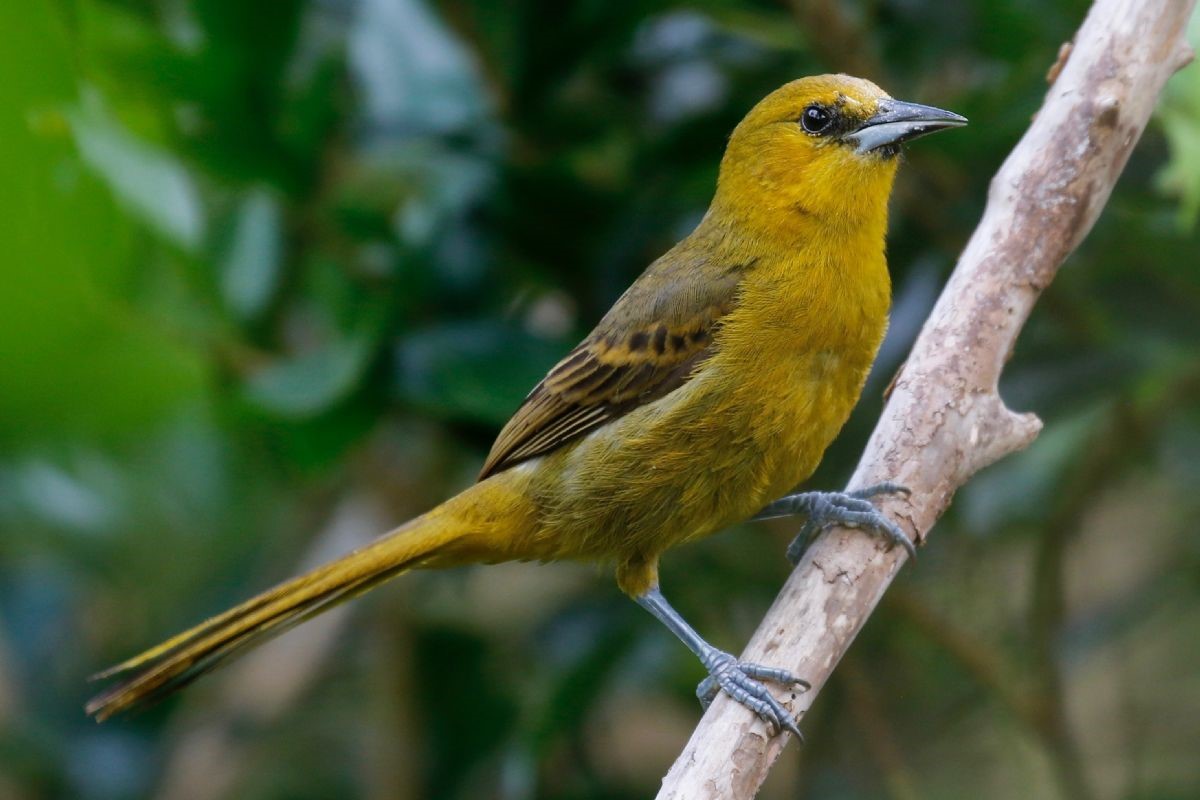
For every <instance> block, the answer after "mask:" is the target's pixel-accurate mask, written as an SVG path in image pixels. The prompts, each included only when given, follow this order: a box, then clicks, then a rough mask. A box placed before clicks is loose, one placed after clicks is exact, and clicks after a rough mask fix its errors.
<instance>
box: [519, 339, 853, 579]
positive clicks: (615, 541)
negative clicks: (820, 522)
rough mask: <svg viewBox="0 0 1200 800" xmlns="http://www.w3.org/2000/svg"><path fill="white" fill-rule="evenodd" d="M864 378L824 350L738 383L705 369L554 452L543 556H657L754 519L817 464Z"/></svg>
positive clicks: (546, 468) (548, 463) (543, 501)
mask: <svg viewBox="0 0 1200 800" xmlns="http://www.w3.org/2000/svg"><path fill="white" fill-rule="evenodd" d="M867 363H868V364H869V361H868V362H867ZM717 366H719V365H713V367H717ZM865 371H866V365H863V366H862V367H861V368H858V367H856V368H853V369H849V370H848V369H847V368H846V365H845V364H844V363H841V362H840V361H839V360H838V359H837V357H835V356H831V355H827V354H812V355H807V356H800V357H795V358H791V359H783V360H780V361H778V362H777V363H776V364H775V365H774V366H772V367H771V368H769V369H763V368H760V369H759V370H758V371H757V373H756V375H757V377H756V378H755V379H754V380H753V381H752V382H747V381H746V379H745V375H746V372H745V370H744V369H739V370H738V371H737V373H738V374H740V375H741V376H742V377H741V379H740V382H739V383H738V384H737V385H735V386H731V384H730V381H729V380H727V379H725V375H726V373H724V372H722V371H720V370H718V369H711V370H706V371H705V373H704V374H702V375H697V376H696V377H695V378H693V379H692V380H691V381H689V382H688V383H686V384H684V386H682V387H680V389H678V390H676V391H675V392H673V393H671V394H670V395H667V396H666V397H663V398H661V399H660V400H658V401H656V402H654V403H651V404H649V405H647V406H644V407H642V408H639V409H637V410H635V411H633V412H631V413H630V414H628V415H626V416H624V417H622V418H620V419H618V420H615V421H614V422H613V423H611V424H609V425H607V426H605V427H604V428H602V429H600V430H597V431H595V432H594V433H592V434H591V435H589V436H587V437H585V438H584V439H581V440H580V441H579V442H578V443H577V444H575V445H574V446H570V447H567V448H564V449H563V450H562V451H559V452H557V453H554V454H551V455H549V456H547V457H546V459H545V462H544V463H543V464H542V465H540V466H541V467H543V468H542V469H539V470H538V472H539V473H540V474H542V475H544V476H546V477H545V485H544V486H541V487H539V490H538V491H537V494H538V495H539V496H540V499H539V501H538V505H539V508H540V515H539V516H540V517H541V520H542V524H541V525H539V526H538V527H539V531H538V533H537V539H538V543H537V547H536V549H537V550H538V551H539V553H540V557H543V558H548V559H552V558H563V557H576V558H610V559H611V558H617V559H621V558H629V557H636V556H654V555H657V554H658V553H660V552H662V551H663V550H665V549H666V548H668V547H670V546H672V545H674V544H676V543H679V542H681V541H686V540H689V539H695V538H698V537H701V536H706V535H708V534H710V533H713V532H715V531H717V530H719V529H721V528H722V527H724V526H726V525H729V524H731V523H732V522H735V521H738V520H741V519H745V518H746V517H748V516H750V515H752V514H753V513H754V512H755V511H757V510H758V509H759V508H761V507H762V506H764V505H765V504H766V503H768V502H769V501H771V500H774V499H776V498H777V497H779V496H781V495H783V494H785V493H786V492H787V491H789V490H790V489H792V488H793V487H795V486H796V485H797V484H799V483H800V482H801V481H803V480H804V479H806V478H807V477H808V476H809V475H811V474H812V472H813V470H814V469H816V466H817V464H818V463H819V462H820V459H821V455H822V454H823V453H824V451H825V448H826V447H827V446H828V445H829V443H830V442H831V441H832V440H833V438H834V436H836V434H837V432H838V430H839V429H840V428H841V426H842V424H843V423H844V422H845V420H846V417H847V416H849V413H850V410H851V408H852V407H853V405H854V402H855V401H856V400H857V397H858V393H859V390H860V388H861V385H862V377H863V375H864V374H865Z"/></svg>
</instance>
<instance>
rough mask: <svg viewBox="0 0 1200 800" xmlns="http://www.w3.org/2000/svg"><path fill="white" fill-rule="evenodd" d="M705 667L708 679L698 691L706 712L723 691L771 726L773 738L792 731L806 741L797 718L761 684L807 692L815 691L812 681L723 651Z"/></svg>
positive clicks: (715, 655)
mask: <svg viewBox="0 0 1200 800" xmlns="http://www.w3.org/2000/svg"><path fill="white" fill-rule="evenodd" d="M705 667H706V668H707V669H708V677H707V678H705V679H704V680H702V681H701V682H700V685H699V686H697V687H696V697H697V698H699V700H700V705H701V706H703V707H704V708H705V709H706V710H707V709H708V707H709V705H710V704H711V703H712V701H713V699H714V698H715V697H716V696H717V694H718V693H720V692H722V691H723V692H725V694H727V695H729V696H730V697H732V698H733V699H734V700H736V701H737V702H738V703H740V704H742V705H743V706H745V707H746V708H748V709H750V710H751V711H753V712H754V713H755V714H757V715H758V716H759V718H761V719H762V720H763V721H764V722H766V723H767V724H768V725H770V726H771V731H772V733H773V734H776V733H779V732H780V731H783V730H788V731H790V732H791V733H792V734H793V735H794V736H795V737H796V738H797V739H799V740H800V741H804V736H803V734H801V733H800V727H799V726H798V725H797V724H796V718H795V717H794V716H792V713H791V712H790V711H788V710H787V709H786V708H784V706H783V704H782V703H780V702H779V701H778V700H776V699H775V696H774V695H773V694H771V691H770V690H769V689H768V688H767V687H766V686H765V685H763V684H762V683H761V681H771V682H772V683H779V684H782V685H784V686H795V687H800V688H801V689H802V690H804V691H807V690H808V689H810V688H812V687H811V684H809V682H808V681H806V680H802V679H800V678H797V677H796V676H795V675H793V674H792V673H790V672H788V671H787V670H786V669H779V668H777V667H765V666H763V665H762V664H753V663H750V662H747V661H738V660H737V659H736V658H734V657H733V656H732V655H730V654H729V653H725V652H722V651H716V652H715V653H714V654H713V655H712V656H711V657H710V658H708V659H705Z"/></svg>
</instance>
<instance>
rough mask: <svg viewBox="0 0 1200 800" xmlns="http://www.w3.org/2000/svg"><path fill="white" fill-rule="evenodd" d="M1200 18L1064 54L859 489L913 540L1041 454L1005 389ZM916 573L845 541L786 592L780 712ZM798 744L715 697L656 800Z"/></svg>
mask: <svg viewBox="0 0 1200 800" xmlns="http://www.w3.org/2000/svg"><path fill="white" fill-rule="evenodd" d="M1194 4H1195V0H1096V2H1095V3H1094V4H1093V5H1092V8H1091V10H1090V11H1089V13H1088V16H1087V18H1086V19H1085V20H1084V22H1083V24H1082V26H1081V27H1080V28H1079V30H1078V31H1077V33H1076V36H1075V40H1074V42H1073V43H1072V44H1071V45H1070V46H1065V47H1064V48H1063V51H1062V52H1060V55H1059V62H1058V63H1057V64H1055V65H1054V69H1053V70H1052V71H1051V79H1052V80H1053V83H1052V85H1051V87H1050V90H1049V92H1048V93H1047V96H1046V100H1045V102H1044V103H1043V105H1042V108H1041V110H1040V111H1039V112H1038V114H1037V116H1036V118H1035V119H1034V121H1033V123H1032V124H1031V126H1030V128H1029V130H1028V131H1027V132H1026V133H1025V135H1024V137H1022V139H1021V141H1020V142H1019V143H1018V144H1017V146H1016V148H1015V149H1014V150H1013V151H1012V153H1011V154H1010V155H1009V157H1008V159H1007V160H1006V161H1005V162H1004V164H1003V166H1002V167H1001V168H1000V171H999V172H998V173H997V174H996V176H995V177H994V178H993V179H992V183H991V188H990V190H989V193H988V203H987V207H986V209H985V211H984V214H983V218H982V219H981V220H980V223H979V225H978V227H977V228H976V229H975V232H974V234H973V235H972V237H971V239H970V241H969V242H968V244H967V246H966V249H965V250H964V251H963V253H962V256H961V258H960V259H959V263H958V266H957V267H956V269H955V271H954V274H953V275H952V276H951V278H950V281H949V282H948V283H947V285H946V288H945V290H944V291H943V292H942V295H941V298H940V299H939V300H938V303H937V305H936V306H935V308H934V309H933V312H932V313H931V315H930V317H929V319H928V320H927V321H926V323H925V326H924V328H923V329H922V331H921V334H920V336H919V337H918V339H917V342H916V344H915V345H914V346H913V350H912V353H911V354H910V355H909V358H908V361H907V363H906V364H905V366H904V367H903V369H902V370H901V373H900V375H899V376H898V377H897V380H896V381H895V384H894V389H893V391H892V393H891V397H890V399H889V401H888V403H887V406H886V408H885V409H884V411H883V415H882V416H881V418H880V420H879V424H878V425H877V426H876V428H875V432H874V433H873V434H872V436H871V439H870V441H869V443H868V444H867V448H866V450H865V452H864V454H863V456H862V459H861V461H860V462H859V465H858V468H857V470H856V471H855V473H854V476H853V477H852V478H851V481H850V486H849V488H851V489H854V488H860V487H864V486H869V485H871V484H873V483H878V482H880V481H885V480H891V481H897V482H899V483H902V484H904V485H905V486H908V487H909V488H910V489H912V496H911V497H909V498H890V499H886V500H883V501H881V505H882V507H883V509H884V510H885V511H886V512H887V513H889V514H890V515H891V516H892V517H893V518H894V519H895V520H896V521H897V522H899V523H900V525H901V526H902V527H904V528H905V529H906V530H907V531H908V532H909V533H910V534H911V535H913V536H914V537H915V538H916V540H918V541H920V540H923V539H924V538H925V536H926V535H927V534H928V532H929V530H930V528H931V527H933V524H934V522H935V521H936V520H937V519H938V517H939V516H941V514H942V513H943V512H944V511H945V510H946V508H947V507H948V506H949V504H950V500H951V498H952V497H953V496H954V492H955V491H956V490H957V489H958V487H960V486H962V485H963V484H964V483H965V482H966V481H967V480H968V479H969V478H970V477H971V476H972V475H973V474H975V473H976V472H977V471H979V470H980V469H982V468H983V467H985V466H987V465H989V464H991V463H993V462H995V461H996V460H998V459H1000V458H1002V457H1004V456H1005V455H1007V454H1009V453H1012V452H1014V451H1016V450H1020V449H1022V448H1024V447H1026V446H1028V445H1029V443H1030V442H1032V441H1033V439H1034V438H1035V437H1036V436H1037V434H1038V431H1039V430H1040V428H1041V423H1040V422H1039V421H1038V419H1037V418H1036V417H1035V416H1033V415H1032V414H1018V413H1014V412H1012V411H1010V410H1009V409H1008V408H1007V407H1006V406H1005V405H1004V402H1003V401H1002V400H1001V399H1000V396H999V393H998V391H997V383H998V380H999V377H1000V372H1001V370H1002V369H1003V366H1004V363H1005V361H1006V360H1007V359H1008V356H1009V354H1010V353H1011V352H1012V349H1013V347H1014V345H1015V343H1016V339H1017V335H1018V333H1019V332H1020V330H1021V328H1022V326H1023V325H1024V324H1025V321H1026V319H1028V317H1029V314H1030V312H1031V311H1032V309H1033V306H1034V303H1036V302H1037V299H1038V297H1039V295H1040V294H1041V292H1042V290H1043V289H1045V287H1046V286H1048V285H1049V284H1050V281H1051V280H1053V279H1054V276H1055V274H1056V272H1057V271H1058V268H1059V266H1060V265H1061V264H1062V263H1063V261H1064V260H1065V259H1066V258H1067V256H1068V255H1070V253H1071V252H1072V251H1073V250H1074V249H1075V247H1076V246H1077V245H1078V244H1079V243H1080V241H1082V240H1083V238H1084V236H1086V235H1087V233H1088V231H1089V230H1091V227H1092V225H1093V224H1094V223H1095V221H1096V218H1097V217H1098V216H1099V215H1100V212H1101V210H1102V209H1103V207H1104V204H1105V203H1106V202H1107V200H1108V196H1109V194H1110V193H1111V192H1112V188H1113V185H1114V184H1115V183H1116V181H1117V178H1118V176H1119V175H1120V173H1121V170H1122V169H1123V168H1124V166H1125V162H1126V160H1127V159H1128V158H1129V153H1130V151H1131V150H1132V149H1133V146H1134V144H1136V142H1137V140H1138V138H1139V137H1140V136H1141V133H1142V130H1143V129H1144V128H1145V126H1146V122H1147V121H1148V120H1149V118H1150V114H1151V112H1152V111H1153V109H1154V105H1155V102H1156V101H1157V99H1158V95H1159V92H1160V91H1161V89H1162V87H1163V84H1164V83H1166V80H1167V78H1169V77H1170V76H1171V74H1172V73H1174V72H1175V71H1176V70H1178V69H1180V68H1181V67H1183V66H1184V65H1186V64H1187V63H1188V61H1190V59H1191V51H1190V50H1189V48H1188V47H1187V44H1186V42H1185V40H1184V38H1183V37H1184V30H1185V28H1186V24H1187V21H1188V19H1189V17H1190V15H1191V12H1192V8H1193V6H1194ZM974 122H975V124H986V122H985V121H983V120H975V121H974ZM968 130H969V129H968ZM905 560H906V555H905V553H904V552H903V550H902V549H901V548H895V549H893V550H885V549H883V546H882V545H881V544H880V543H879V541H878V540H877V539H876V538H873V537H871V536H868V535H864V534H862V533H859V532H856V531H851V530H834V531H831V532H829V533H828V534H826V535H825V536H823V537H822V538H821V539H819V540H818V541H817V542H816V543H815V544H814V545H813V546H812V547H811V548H810V549H809V551H808V552H807V554H806V555H805V557H804V559H803V560H802V561H801V563H800V564H799V565H798V566H797V567H796V569H795V571H794V572H793V573H792V575H791V577H790V578H789V579H788V581H787V583H786V584H785V585H784V587H783V590H782V591H781V592H780V594H779V596H778V597H777V598H776V600H775V603H774V604H773V605H772V606H771V609H770V610H769V611H768V612H767V615H766V617H765V618H764V619H763V621H762V623H761V624H760V625H759V628H758V630H757V632H756V633H755V634H754V636H753V638H752V639H751V640H750V643H749V645H748V646H747V648H746V651H745V653H744V655H743V657H744V658H745V659H746V660H749V661H757V662H759V663H763V664H769V665H772V666H780V667H785V668H787V669H790V670H792V671H793V672H795V673H796V674H797V675H799V676H801V677H803V678H805V679H807V680H809V681H811V683H812V689H811V690H810V691H808V692H806V693H804V694H795V695H792V696H791V698H790V699H788V698H783V699H785V700H786V701H787V702H785V705H788V706H789V707H790V708H791V709H792V710H793V711H794V712H796V713H797V714H798V715H800V716H801V718H803V714H804V712H805V711H806V710H807V709H808V708H809V706H810V705H811V704H812V702H813V701H814V700H815V699H816V697H817V695H818V693H819V692H820V690H821V687H822V686H823V685H824V684H825V682H826V680H828V678H829V675H830V674H831V673H832V672H833V669H834V667H835V666H836V665H837V663H838V661H839V660H840V659H841V657H842V655H843V654H844V653H845V652H846V650H847V648H848V647H849V646H850V643H851V642H852V641H853V640H854V637H855V635H857V633H858V631H859V630H860V629H861V628H862V626H863V624H864V622H865V621H866V620H867V618H868V617H869V616H870V614H871V612H872V611H873V610H874V609H875V606H876V604H877V603H878V602H879V599H880V598H881V597H882V595H883V592H884V591H885V590H886V589H887V587H888V585H889V584H890V583H891V581H892V579H893V578H894V577H895V575H896V572H897V571H898V570H899V569H900V567H901V566H902V565H903V564H904V561H905ZM787 739H788V736H787V735H786V734H783V735H779V736H775V737H772V736H771V735H770V732H769V731H768V730H767V728H766V726H765V724H764V723H762V722H761V721H760V720H758V719H757V718H756V717H754V716H753V715H752V714H751V713H750V712H749V711H748V710H746V709H745V708H743V707H742V706H740V705H738V704H737V703H734V702H732V701H730V700H729V698H727V697H724V696H722V697H719V698H717V700H716V701H714V703H713V704H712V706H711V707H710V708H709V710H708V712H707V713H706V714H705V715H704V717H703V719H702V720H701V721H700V724H699V726H698V727H697V728H696V730H695V732H694V733H693V734H692V737H691V739H690V740H689V741H688V743H687V746H686V747H685V748H684V750H683V752H682V754H681V755H680V756H679V758H678V760H676V762H675V764H674V765H673V766H672V767H671V770H670V772H668V774H667V776H666V778H665V779H664V780H663V786H662V790H661V791H660V793H659V795H658V796H659V798H661V799H664V800H665V799H667V798H670V799H671V800H684V799H685V798H686V800H699V799H700V798H749V797H753V796H754V794H755V793H756V792H757V791H758V787H759V786H760V785H761V784H762V782H763V780H764V779H765V778H766V775H767V772H768V770H769V769H770V767H771V764H772V763H773V762H774V761H775V759H776V758H777V757H778V756H779V753H780V752H781V751H782V749H783V747H784V746H785V744H786V743H787Z"/></svg>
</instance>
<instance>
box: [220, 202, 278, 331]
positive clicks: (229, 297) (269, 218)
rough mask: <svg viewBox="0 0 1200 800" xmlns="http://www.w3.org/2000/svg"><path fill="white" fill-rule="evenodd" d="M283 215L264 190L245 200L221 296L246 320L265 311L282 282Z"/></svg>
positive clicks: (232, 236) (237, 214)
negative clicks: (280, 277) (280, 280)
mask: <svg viewBox="0 0 1200 800" xmlns="http://www.w3.org/2000/svg"><path fill="white" fill-rule="evenodd" d="M282 228H283V212H282V210H281V209H280V207H279V202H278V201H277V200H276V199H275V198H274V197H273V196H272V195H271V193H270V192H268V191H266V190H265V189H263V188H261V187H260V188H256V189H251V190H250V191H249V192H247V193H246V195H245V196H244V197H243V198H242V201H241V203H240V204H239V205H238V208H237V210H236V212H235V214H234V217H233V220H232V230H231V231H230V232H229V241H228V244H227V245H226V247H225V248H224V256H223V258H222V259H221V293H222V294H223V295H224V297H225V302H226V303H228V304H229V307H230V308H232V309H233V311H234V312H235V313H236V314H237V315H238V316H240V317H242V318H243V319H249V318H253V317H255V316H257V315H258V314H259V313H261V312H262V310H263V308H264V307H265V306H266V304H267V303H268V302H269V301H270V300H271V297H272V295H273V294H274V291H275V288H276V286H277V285H278V283H279V272H280V269H281V267H282V261H283V229H282Z"/></svg>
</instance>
